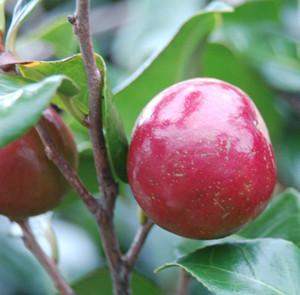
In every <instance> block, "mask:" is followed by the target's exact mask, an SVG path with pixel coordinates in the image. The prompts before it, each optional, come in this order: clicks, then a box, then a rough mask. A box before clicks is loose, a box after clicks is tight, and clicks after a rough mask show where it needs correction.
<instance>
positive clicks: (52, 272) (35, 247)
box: [17, 220, 76, 295]
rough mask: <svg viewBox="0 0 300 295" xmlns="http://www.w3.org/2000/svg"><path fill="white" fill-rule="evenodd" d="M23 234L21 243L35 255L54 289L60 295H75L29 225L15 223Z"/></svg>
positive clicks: (26, 223) (25, 221)
mask: <svg viewBox="0 0 300 295" xmlns="http://www.w3.org/2000/svg"><path fill="white" fill-rule="evenodd" d="M17 223H18V224H19V226H20V227H21V229H22V232H23V237H22V239H23V242H24V244H25V246H26V247H27V248H28V250H29V251H30V252H31V253H32V254H34V255H35V257H36V258H37V259H38V260H39V262H40V263H41V264H42V265H43V267H44V268H45V270H46V271H47V272H48V274H49V276H50V277H51V279H52V281H53V283H54V284H55V287H56V288H57V290H58V291H59V292H60V293H61V294H62V295H76V293H75V292H74V291H73V290H72V288H71V287H70V286H69V285H68V284H67V283H66V281H65V280H64V278H63V277H62V276H61V274H60V272H59V270H58V268H57V266H56V264H55V262H54V261H53V260H52V259H51V258H49V257H48V256H47V255H46V254H45V253H44V251H43V250H42V248H41V247H40V245H39V244H38V242H37V240H36V239H35V237H34V234H33V233H32V230H31V228H30V225H29V223H28V221H27V220H22V221H17Z"/></svg>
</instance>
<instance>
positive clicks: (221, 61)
mask: <svg viewBox="0 0 300 295" xmlns="http://www.w3.org/2000/svg"><path fill="white" fill-rule="evenodd" d="M201 72H202V75H204V76H210V77H215V78H219V79H221V80H225V81H227V82H229V83H232V84H233V85H236V86H238V87H240V88H241V89H242V90H244V91H245V92H246V93H247V94H248V95H249V96H250V97H251V98H252V100H253V101H254V102H255V104H256V106H257V107H258V109H259V110H260V112H261V114H262V116H263V118H264V120H265V121H266V124H267V126H268V129H269V131H270V135H271V136H272V138H274V137H277V136H278V135H279V134H280V132H281V124H282V122H281V118H280V115H279V112H278V110H277V109H276V104H275V95H274V93H272V91H271V90H270V89H269V88H268V87H267V86H266V85H265V83H264V81H263V80H262V79H261V78H260V77H259V75H258V74H257V73H256V72H255V71H253V69H251V68H250V67H249V66H248V65H247V64H246V63H245V62H244V60H243V59H242V57H241V56H239V55H238V54H236V53H234V52H233V51H231V50H230V49H229V48H227V47H226V46H224V45H221V44H209V45H208V46H207V47H206V48H205V51H204V53H203V67H202V71H201Z"/></svg>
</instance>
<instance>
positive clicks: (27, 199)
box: [0, 109, 78, 219]
mask: <svg viewBox="0 0 300 295" xmlns="http://www.w3.org/2000/svg"><path fill="white" fill-rule="evenodd" d="M44 118H45V122H46V125H47V127H48V131H49V133H50V135H51V136H52V138H53V141H54V143H55V145H56V147H57V149H58V151H59V152H60V153H61V154H62V155H63V156H64V157H65V158H66V160H67V161H68V162H69V164H70V165H71V166H72V167H74V168H76V166H77V160H78V156H77V151H76V146H75V143H74V140H73V136H72V134H71V133H70V131H69V129H68V128H67V126H66V125H65V124H64V122H63V121H62V119H61V118H60V117H59V115H58V114H57V113H56V112H55V111H54V110H53V109H47V110H46V111H45V112H44ZM67 190H68V184H67V183H66V181H65V179H64V178H63V176H62V175H61V174H60V172H59V170H58V169H57V168H56V167H55V166H54V164H53V163H52V162H51V161H50V160H48V158H47V156H46V154H45V151H44V146H43V144H42V142H41V140H40V137H39V135H38V133H37V131H36V129H35V128H32V129H30V130H29V131H28V132H27V133H26V134H25V135H24V136H23V137H21V138H19V139H17V140H16V141H14V142H13V143H11V144H9V145H7V146H5V147H4V148H1V149H0V214H3V215H6V216H8V217H9V218H11V219H21V218H23V217H27V216H32V215H36V214H40V213H43V212H45V211H47V210H50V209H52V208H53V207H55V206H56V205H57V204H58V203H59V201H60V199H61V198H62V196H63V195H64V194H65V193H66V192H67Z"/></svg>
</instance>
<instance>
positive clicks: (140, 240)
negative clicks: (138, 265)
mask: <svg viewBox="0 0 300 295" xmlns="http://www.w3.org/2000/svg"><path fill="white" fill-rule="evenodd" d="M152 226H153V222H152V220H150V219H148V220H147V221H146V222H145V224H143V225H141V226H140V228H139V230H138V231H137V233H136V235H135V237H134V239H133V242H132V244H131V247H130V248H129V250H128V251H127V254H126V256H125V258H124V259H125V261H126V262H127V266H128V268H129V270H132V268H133V267H134V264H135V262H136V260H137V257H138V255H139V253H140V251H141V249H142V247H143V245H144V243H145V241H146V238H147V236H148V234H149V232H150V230H151V228H152Z"/></svg>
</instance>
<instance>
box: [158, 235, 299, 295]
mask: <svg viewBox="0 0 300 295" xmlns="http://www.w3.org/2000/svg"><path fill="white" fill-rule="evenodd" d="M173 266H177V267H181V268H183V269H185V270H186V271H187V272H188V273H189V274H191V275H192V276H193V277H194V278H195V279H196V280H198V281H199V282H200V283H202V284H203V285H204V286H206V287H207V288H208V289H209V290H210V291H211V292H214V293H215V294H218V295H235V294H236V295H240V294H243V295H253V294H258V295H297V294H300V282H299V276H300V250H299V248H298V247H296V246H295V245H294V244H292V243H290V242H288V241H284V240H281V239H257V240H245V241H235V242H226V243H224V244H221V245H215V246H210V247H207V248H204V249H201V250H198V251H196V252H194V253H192V254H190V255H187V256H184V257H182V258H179V259H178V260H177V261H175V262H172V263H168V264H166V265H164V266H162V267H160V268H159V269H158V271H160V270H163V269H166V268H168V267H173Z"/></svg>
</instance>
